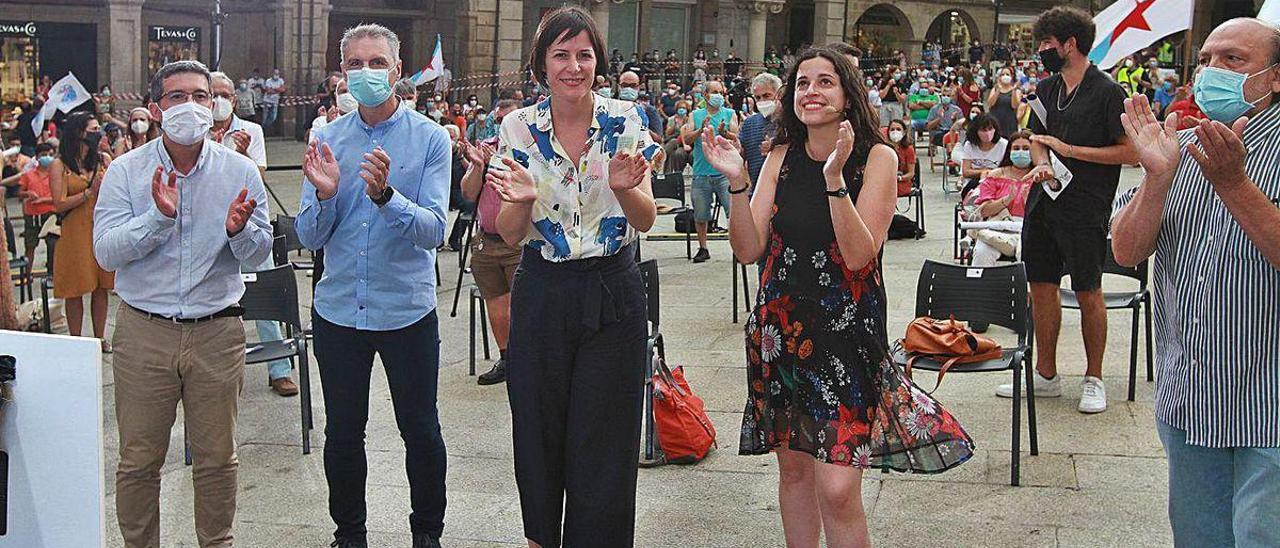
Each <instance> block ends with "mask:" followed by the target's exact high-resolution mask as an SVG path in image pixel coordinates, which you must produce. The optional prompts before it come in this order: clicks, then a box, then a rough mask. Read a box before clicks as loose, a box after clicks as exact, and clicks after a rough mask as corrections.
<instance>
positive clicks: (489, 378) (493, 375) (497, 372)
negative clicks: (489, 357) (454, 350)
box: [414, 360, 507, 546]
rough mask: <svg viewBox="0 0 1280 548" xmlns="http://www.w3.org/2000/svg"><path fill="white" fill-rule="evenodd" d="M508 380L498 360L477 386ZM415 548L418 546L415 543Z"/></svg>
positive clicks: (480, 378) (481, 377)
mask: <svg viewBox="0 0 1280 548" xmlns="http://www.w3.org/2000/svg"><path fill="white" fill-rule="evenodd" d="M506 380H507V360H498V362H497V363H495V364H493V369H490V370H489V372H488V373H485V374H483V375H480V377H479V378H477V379H476V384H479V385H481V386H488V385H490V384H498V383H500V382H505V381H506ZM414 546H417V544H416V543H415V544H414Z"/></svg>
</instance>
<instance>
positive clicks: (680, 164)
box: [662, 99, 693, 173]
mask: <svg viewBox="0 0 1280 548" xmlns="http://www.w3.org/2000/svg"><path fill="white" fill-rule="evenodd" d="M691 112H693V110H692V108H691V105H690V104H689V101H686V100H684V99H681V100H679V101H676V113H675V115H674V116H672V117H671V118H669V119H668V120H667V124H666V132H665V134H664V135H663V145H662V150H663V151H664V152H665V153H666V155H667V161H666V166H665V167H664V168H663V169H662V171H663V172H665V173H674V172H677V171H684V167H685V166H687V165H689V158H690V154H692V153H693V147H692V146H690V145H686V144H684V143H682V142H680V128H682V127H684V124H685V122H688V121H689V113H691Z"/></svg>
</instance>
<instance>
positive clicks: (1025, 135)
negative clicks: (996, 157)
mask: <svg viewBox="0 0 1280 548" xmlns="http://www.w3.org/2000/svg"><path fill="white" fill-rule="evenodd" d="M1008 139H1009V144H1008V145H1007V146H1005V147H1004V158H1001V159H1000V167H1009V166H1012V165H1013V160H1010V159H1009V153H1010V152H1013V142H1014V141H1017V140H1018V139H1026V140H1028V141H1030V140H1031V132H1030V131H1027V130H1025V129H1024V130H1021V131H1015V132H1013V135H1010V136H1009V137H1008Z"/></svg>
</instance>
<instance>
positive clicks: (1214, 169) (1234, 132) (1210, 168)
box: [1187, 116, 1249, 193]
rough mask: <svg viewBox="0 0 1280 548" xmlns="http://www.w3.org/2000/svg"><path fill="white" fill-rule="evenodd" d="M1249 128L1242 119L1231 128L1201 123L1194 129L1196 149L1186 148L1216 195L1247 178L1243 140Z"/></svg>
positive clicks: (1205, 121) (1207, 121) (1221, 124)
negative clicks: (1197, 142)
mask: <svg viewBox="0 0 1280 548" xmlns="http://www.w3.org/2000/svg"><path fill="white" fill-rule="evenodd" d="M1248 124H1249V119H1248V118H1246V117H1243V116H1242V117H1240V119H1238V120H1236V121H1235V123H1234V124H1231V127H1227V125H1226V124H1224V123H1222V122H1218V121H1212V120H1201V121H1200V125H1198V126H1196V129H1195V132H1196V140H1197V141H1199V146H1196V145H1194V144H1192V145H1189V146H1187V151H1188V152H1190V153H1191V157H1192V158H1193V159H1195V161H1196V163H1197V164H1200V171H1201V172H1203V173H1204V176H1205V178H1207V179H1209V184H1212V185H1213V189H1214V191H1216V192H1218V193H1221V192H1222V191H1224V190H1231V189H1232V188H1234V187H1236V186H1238V185H1241V184H1244V182H1245V181H1247V180H1248V178H1249V176H1248V175H1247V174H1246V173H1245V171H1244V155H1245V152H1246V149H1245V147H1244V141H1243V140H1242V137H1243V136H1244V128H1245V126H1247V125H1248Z"/></svg>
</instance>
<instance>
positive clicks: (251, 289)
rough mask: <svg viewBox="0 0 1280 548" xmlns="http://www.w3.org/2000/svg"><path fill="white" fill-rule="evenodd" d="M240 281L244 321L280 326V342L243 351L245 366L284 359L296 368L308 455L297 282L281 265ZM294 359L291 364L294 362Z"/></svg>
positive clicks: (307, 391)
mask: <svg viewBox="0 0 1280 548" xmlns="http://www.w3.org/2000/svg"><path fill="white" fill-rule="evenodd" d="M241 276H242V277H243V279H244V296H243V297H241V298H240V306H241V307H243V308H244V320H245V321H270V322H280V323H282V324H284V328H285V331H284V339H283V340H279V341H262V342H258V343H255V344H254V345H252V346H250V347H249V348H248V349H246V352H245V363H246V364H255V363H264V362H269V361H271V360H276V359H281V358H288V359H289V361H290V362H291V363H294V364H295V365H297V367H298V382H299V384H301V386H299V390H298V394H299V398H298V401H299V404H300V406H301V408H302V454H304V455H308V454H310V453H311V430H312V429H313V428H315V424H314V421H313V417H312V409H311V368H310V365H309V359H308V357H307V340H306V338H305V337H304V336H303V334H302V319H301V316H300V314H299V312H298V280H297V278H296V277H295V275H294V273H293V267H292V266H289V265H281V266H277V267H275V268H272V269H269V270H262V271H259V272H246V273H243V274H241ZM295 358H297V361H296V362H295V361H294V359H295Z"/></svg>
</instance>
